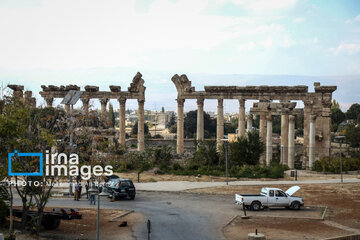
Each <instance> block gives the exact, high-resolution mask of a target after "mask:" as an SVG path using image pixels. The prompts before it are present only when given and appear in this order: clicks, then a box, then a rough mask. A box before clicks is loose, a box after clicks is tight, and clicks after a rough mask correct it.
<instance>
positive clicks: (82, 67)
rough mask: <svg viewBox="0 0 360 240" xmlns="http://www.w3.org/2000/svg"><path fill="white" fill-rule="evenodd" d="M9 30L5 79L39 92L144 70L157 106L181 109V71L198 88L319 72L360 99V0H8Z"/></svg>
mask: <svg viewBox="0 0 360 240" xmlns="http://www.w3.org/2000/svg"><path fill="white" fill-rule="evenodd" d="M0 34H1V35H0V82H3V83H4V84H7V83H9V82H11V83H19V84H23V85H25V88H27V89H29V90H33V91H34V92H37V91H39V90H40V85H41V84H55V85H56V84H67V83H72V84H78V85H80V86H85V85H87V84H93V85H99V86H100V88H102V89H107V86H108V85H111V84H117V85H121V86H122V87H123V89H124V88H126V87H127V86H128V85H129V83H130V81H131V79H132V77H133V76H134V75H135V73H136V72H137V71H140V72H142V73H143V75H144V79H145V81H146V86H147V97H148V100H147V101H146V105H145V107H146V108H148V109H160V108H161V106H162V105H164V106H166V108H168V109H173V110H174V109H175V107H176V105H175V101H173V100H174V99H175V97H176V90H175V87H174V86H173V85H172V83H171V81H170V78H171V76H172V75H173V74H175V73H179V74H182V73H186V74H188V75H189V77H190V80H192V81H193V84H194V85H195V86H196V87H197V89H202V86H203V85H219V84H223V85H225V84H226V85H244V84H249V85H256V84H259V85H281V84H286V85H291V84H294V85H304V84H305V85H309V86H312V81H313V80H314V81H315V80H316V79H319V81H320V82H321V83H322V84H324V85H325V84H337V85H338V91H337V92H335V94H334V96H335V98H336V99H337V100H339V101H340V103H341V105H342V107H343V109H346V108H348V107H349V105H350V104H351V103H353V102H359V94H358V92H359V91H360V2H359V1H356V0H354V1H350V0H342V1H340V0H338V1H335V0H322V1H320V0H318V1H309V0H301V1H300V0H286V1H285V0H271V1H269V0H254V1H250V0H209V1H205V0H196V1H194V0H177V1H176V0H152V1H146V0H143V1H135V0H129V1H117V0H106V1H100V0H96V1H95V0H77V1H72V0H36V1H28V0H18V1H11V0H0ZM129 106H130V107H131V106H134V107H136V104H135V102H134V103H131V102H129ZM186 106H187V108H188V110H190V109H191V108H193V107H194V106H195V104H194V103H192V102H191V101H190V103H189V104H188V105H186ZM205 108H206V105H205ZM225 108H228V111H232V110H233V109H234V110H236V108H237V104H236V103H235V102H233V103H231V102H229V103H228V107H227V106H226V105H225ZM207 110H209V111H214V110H215V104H214V103H212V102H211V101H209V105H208V109H207Z"/></svg>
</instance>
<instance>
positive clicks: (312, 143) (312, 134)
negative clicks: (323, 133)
mask: <svg viewBox="0 0 360 240" xmlns="http://www.w3.org/2000/svg"><path fill="white" fill-rule="evenodd" d="M315 120H316V115H311V116H310V127H309V128H310V132H309V168H310V169H311V168H312V166H313V163H314V161H315V146H316V143H315V124H316V123H315Z"/></svg>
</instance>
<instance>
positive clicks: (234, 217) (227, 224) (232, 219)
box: [223, 215, 240, 228]
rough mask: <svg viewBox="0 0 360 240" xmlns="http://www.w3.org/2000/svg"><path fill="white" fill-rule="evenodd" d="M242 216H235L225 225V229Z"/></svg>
mask: <svg viewBox="0 0 360 240" xmlns="http://www.w3.org/2000/svg"><path fill="white" fill-rule="evenodd" d="M239 216H240V215H235V216H233V217H232V218H231V219H230V220H229V221H228V222H227V223H225V225H224V226H223V228H226V227H227V226H229V225H230V224H231V223H232V222H233V221H234V220H235V219H236V218H238V217H239Z"/></svg>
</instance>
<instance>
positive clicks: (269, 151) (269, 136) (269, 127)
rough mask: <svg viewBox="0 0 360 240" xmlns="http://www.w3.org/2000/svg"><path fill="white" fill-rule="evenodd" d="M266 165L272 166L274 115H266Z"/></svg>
mask: <svg viewBox="0 0 360 240" xmlns="http://www.w3.org/2000/svg"><path fill="white" fill-rule="evenodd" d="M266 126H267V127H266V166H270V162H271V160H272V153H273V151H272V150H273V149H272V115H271V113H270V114H269V115H267V117H266Z"/></svg>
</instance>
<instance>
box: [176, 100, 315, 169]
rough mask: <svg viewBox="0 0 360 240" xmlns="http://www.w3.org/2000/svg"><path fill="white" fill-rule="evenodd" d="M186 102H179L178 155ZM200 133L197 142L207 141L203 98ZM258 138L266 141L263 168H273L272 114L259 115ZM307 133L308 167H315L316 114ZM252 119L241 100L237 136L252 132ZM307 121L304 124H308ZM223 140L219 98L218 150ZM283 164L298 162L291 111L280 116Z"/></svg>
mask: <svg viewBox="0 0 360 240" xmlns="http://www.w3.org/2000/svg"><path fill="white" fill-rule="evenodd" d="M184 102H185V99H177V103H178V111H177V112H178V118H177V153H178V154H181V153H183V152H184ZM197 107H198V108H197V109H198V111H197V131H196V133H197V134H196V139H197V140H203V139H204V99H203V98H199V99H197ZM259 115H260V126H259V135H260V139H261V140H262V141H263V142H264V144H265V147H266V152H265V154H263V155H262V156H261V157H260V163H261V164H262V165H270V163H271V160H272V155H273V148H272V143H273V141H272V130H273V128H272V115H271V113H269V112H268V111H264V112H261V113H260V114H259ZM308 119H309V124H308V125H309V127H308V129H309V130H308V134H305V132H307V130H306V128H305V129H304V136H305V139H306V138H307V141H308V142H309V167H310V168H311V167H312V164H313V162H314V161H315V126H316V125H315V119H316V117H315V115H309V117H308ZM246 121H247V129H245V125H246V124H245V122H246ZM252 121H253V116H252V115H251V114H249V115H248V117H247V119H246V118H245V100H244V99H239V119H238V136H240V137H242V136H245V135H246V130H247V131H251V130H252ZM306 122H307V121H306V120H305V125H306ZM223 138H224V106H223V99H221V98H220V99H218V105H217V124H216V143H217V147H218V148H219V147H221V145H222V139H223ZM280 158H281V163H282V164H285V165H288V166H289V167H290V168H294V162H295V116H294V115H289V112H286V111H284V112H283V113H282V114H281V157H280Z"/></svg>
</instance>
